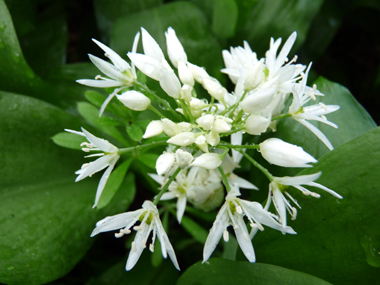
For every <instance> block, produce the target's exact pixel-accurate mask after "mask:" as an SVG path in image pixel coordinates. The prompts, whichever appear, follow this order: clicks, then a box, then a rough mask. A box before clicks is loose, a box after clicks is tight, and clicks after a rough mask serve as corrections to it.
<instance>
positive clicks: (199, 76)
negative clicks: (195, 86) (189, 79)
mask: <svg viewBox="0 0 380 285" xmlns="http://www.w3.org/2000/svg"><path fill="white" fill-rule="evenodd" d="M186 64H187V66H188V68H189V69H190V71H191V73H192V74H193V77H194V79H195V80H196V81H197V82H198V83H200V84H203V80H204V78H209V77H210V76H209V75H208V73H207V72H206V70H204V69H203V68H202V67H199V66H197V65H195V64H192V63H190V62H187V63H186Z"/></svg>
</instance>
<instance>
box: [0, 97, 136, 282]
mask: <svg viewBox="0 0 380 285" xmlns="http://www.w3.org/2000/svg"><path fill="white" fill-rule="evenodd" d="M0 103H1V104H0V109H1V111H0V120H1V122H2V124H1V125H0V132H1V134H2V139H1V141H0V147H1V148H2V149H3V150H5V149H6V152H2V153H1V165H0V166H1V167H0V175H1V177H2V179H1V182H0V184H1V186H0V189H1V190H0V208H1V211H2V219H1V220H0V282H1V283H5V284H43V283H47V282H49V281H51V280H54V279H57V278H59V277H61V276H63V275H65V274H66V273H67V272H69V271H70V270H71V269H72V268H73V267H74V266H75V264H76V263H77V262H78V261H79V260H80V259H81V258H82V256H83V255H84V254H85V252H86V251H87V250H88V248H89V247H90V245H91V243H92V241H93V239H91V238H90V233H91V231H92V230H93V228H94V227H95V223H96V222H97V221H98V220H99V219H101V218H104V217H105V216H107V215H112V214H116V213H118V212H121V211H123V210H125V208H127V207H128V206H129V203H130V202H131V199H126V198H125V197H128V192H127V193H125V191H119V192H118V193H117V194H116V195H118V196H117V197H116V196H115V199H114V202H113V203H110V205H109V206H108V207H106V208H104V209H102V210H100V211H96V210H93V209H91V206H92V204H93V202H94V197H95V192H96V187H97V184H98V182H99V175H94V177H92V178H86V179H85V180H83V181H80V182H78V183H75V182H74V180H75V174H74V172H75V170H77V169H79V168H80V165H81V164H82V163H83V162H84V159H83V155H82V154H78V152H76V151H72V150H68V149H64V148H61V147H59V146H57V145H55V144H54V142H53V141H52V140H51V137H52V136H53V135H55V134H57V133H58V132H60V131H62V130H63V129H64V128H73V129H79V127H80V126H79V124H78V122H77V118H75V117H73V116H71V115H70V114H68V113H65V112H63V111H62V110H60V109H58V108H56V107H54V106H52V105H50V104H47V103H45V102H42V101H40V100H37V99H34V98H31V97H27V96H22V95H17V94H12V93H6V92H0ZM119 195H120V196H119Z"/></svg>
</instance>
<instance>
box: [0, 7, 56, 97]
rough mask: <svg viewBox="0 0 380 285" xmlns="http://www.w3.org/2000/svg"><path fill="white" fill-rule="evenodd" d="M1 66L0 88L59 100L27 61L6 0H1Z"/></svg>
mask: <svg viewBox="0 0 380 285" xmlns="http://www.w3.org/2000/svg"><path fill="white" fill-rule="evenodd" d="M0 66H1V69H0V78H1V79H2V80H1V81H0V90H5V91H9V92H16V93H24V94H27V95H30V96H33V97H37V98H41V99H44V100H46V101H48V102H56V101H58V97H57V96H56V94H55V93H54V92H52V91H51V87H50V86H49V85H48V84H46V83H45V82H43V81H42V80H41V79H40V78H39V77H38V76H37V75H36V74H35V73H34V71H33V70H32V69H31V68H30V66H29V65H28V63H27V62H26V61H25V58H24V56H23V54H22V51H21V48H20V44H19V42H18V39H17V35H16V32H15V29H14V27H13V23H12V19H11V16H10V14H9V11H8V9H7V6H6V5H5V3H4V0H0Z"/></svg>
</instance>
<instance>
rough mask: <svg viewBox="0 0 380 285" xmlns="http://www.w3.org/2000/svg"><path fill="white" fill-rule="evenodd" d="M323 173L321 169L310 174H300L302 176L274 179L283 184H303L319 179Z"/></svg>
mask: <svg viewBox="0 0 380 285" xmlns="http://www.w3.org/2000/svg"><path fill="white" fill-rule="evenodd" d="M321 175H322V172H321V171H319V172H317V173H314V174H309V175H300V176H294V177H289V176H285V177H275V178H274V181H275V182H277V183H279V184H283V185H289V186H292V185H302V184H307V183H310V182H312V181H314V180H317V179H318V178H319V177H320V176H321Z"/></svg>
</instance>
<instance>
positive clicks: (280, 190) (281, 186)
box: [265, 172, 343, 227]
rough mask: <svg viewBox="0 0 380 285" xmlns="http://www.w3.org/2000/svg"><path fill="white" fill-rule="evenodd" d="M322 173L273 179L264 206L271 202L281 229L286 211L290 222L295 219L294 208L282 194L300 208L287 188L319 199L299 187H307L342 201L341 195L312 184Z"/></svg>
mask: <svg viewBox="0 0 380 285" xmlns="http://www.w3.org/2000/svg"><path fill="white" fill-rule="evenodd" d="M321 174H322V172H318V173H314V174H309V175H300V176H296V177H274V179H273V181H272V182H271V183H270V184H269V194H268V200H267V204H266V206H265V208H266V209H268V208H269V206H270V203H271V201H272V200H273V204H274V206H275V208H276V211H277V213H278V215H279V217H280V219H279V220H280V223H281V224H282V225H283V227H285V226H286V211H288V212H289V214H290V215H291V216H292V220H295V219H296V216H297V210H296V208H295V207H292V206H291V204H290V203H289V201H288V200H287V199H286V197H285V196H284V194H285V195H286V196H287V197H288V198H289V199H290V200H291V201H292V202H293V203H294V204H296V205H297V206H298V207H299V208H301V207H300V206H299V205H298V203H297V201H296V200H295V199H294V198H293V197H292V196H291V195H290V194H289V193H288V192H287V191H286V190H287V188H288V187H287V186H293V187H294V188H297V189H298V190H300V191H301V192H302V193H303V194H304V195H306V196H309V195H310V196H312V197H315V198H319V197H320V195H319V194H317V193H314V192H311V191H309V190H308V189H306V188H305V187H303V186H301V185H308V186H313V187H317V188H320V189H322V190H324V191H326V192H327V193H330V194H331V195H333V196H335V197H337V198H339V199H343V197H342V196H341V195H339V194H338V193H336V192H335V191H333V190H331V189H329V188H327V187H325V186H323V185H321V184H319V183H316V182H314V180H317V179H318V178H319V177H320V176H321Z"/></svg>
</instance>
